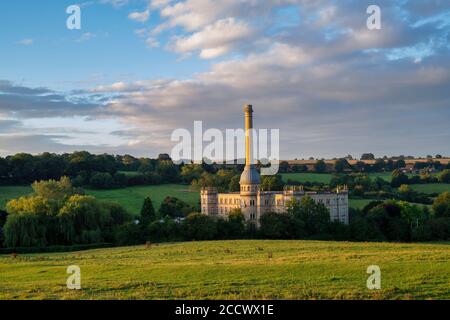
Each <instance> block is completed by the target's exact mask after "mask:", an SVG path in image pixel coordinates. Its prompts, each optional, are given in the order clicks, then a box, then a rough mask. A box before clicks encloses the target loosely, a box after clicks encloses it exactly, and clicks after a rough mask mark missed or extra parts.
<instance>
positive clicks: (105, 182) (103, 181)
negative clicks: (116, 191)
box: [89, 172, 116, 189]
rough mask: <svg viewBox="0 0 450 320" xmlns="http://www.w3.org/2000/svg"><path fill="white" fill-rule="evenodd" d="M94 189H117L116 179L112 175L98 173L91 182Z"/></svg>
mask: <svg viewBox="0 0 450 320" xmlns="http://www.w3.org/2000/svg"><path fill="white" fill-rule="evenodd" d="M89 184H90V185H91V187H92V188H95V189H112V188H114V187H116V184H115V181H114V178H113V177H112V175H111V174H110V173H101V172H99V173H96V174H95V175H94V176H93V177H92V178H91V179H90V181H89Z"/></svg>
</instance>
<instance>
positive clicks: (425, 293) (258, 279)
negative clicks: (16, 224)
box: [0, 240, 450, 299]
mask: <svg viewBox="0 0 450 320" xmlns="http://www.w3.org/2000/svg"><path fill="white" fill-rule="evenodd" d="M270 253H272V258H269V256H270ZM70 265H78V266H79V267H80V268H81V282H82V283H81V286H82V290H81V291H77V292H73V291H69V290H68V289H67V288H66V279H67V277H68V275H67V274H66V269H67V267H68V266H70ZM370 265H378V266H379V267H380V268H381V286H382V289H381V290H376V291H371V290H368V289H367V287H366V281H367V278H368V277H369V275H368V274H367V273H366V270H367V267H368V266H370ZM0 270H1V273H0V299H450V245H449V244H388V243H346V242H320V241H260V240H254V241H218V242H191V243H178V244H164V245H158V246H152V247H150V248H145V247H144V246H137V247H122V248H112V249H98V250H90V251H84V252H75V253H73V252H72V253H54V254H33V255H19V256H18V257H17V258H16V259H13V258H12V257H10V256H0Z"/></svg>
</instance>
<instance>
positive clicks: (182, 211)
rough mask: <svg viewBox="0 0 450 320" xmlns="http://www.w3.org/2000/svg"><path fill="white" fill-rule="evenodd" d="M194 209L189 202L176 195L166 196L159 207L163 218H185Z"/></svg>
mask: <svg viewBox="0 0 450 320" xmlns="http://www.w3.org/2000/svg"><path fill="white" fill-rule="evenodd" d="M192 211H193V208H192V206H191V205H189V204H188V203H186V202H184V201H182V200H180V199H178V198H175V197H166V198H165V199H164V201H163V202H162V203H161V206H160V208H159V215H160V217H161V218H164V217H166V216H168V217H171V218H184V217H186V216H187V215H188V214H189V213H190V212H192Z"/></svg>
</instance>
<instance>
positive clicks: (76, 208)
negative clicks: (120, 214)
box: [58, 195, 111, 243]
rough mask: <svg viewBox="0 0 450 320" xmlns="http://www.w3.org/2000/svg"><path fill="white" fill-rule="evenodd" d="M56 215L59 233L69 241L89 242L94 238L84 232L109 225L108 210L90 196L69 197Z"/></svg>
mask: <svg viewBox="0 0 450 320" xmlns="http://www.w3.org/2000/svg"><path fill="white" fill-rule="evenodd" d="M58 217H59V219H60V225H61V231H62V232H61V233H62V234H63V235H65V240H66V241H67V242H69V243H90V242H92V240H94V239H91V238H89V237H87V233H86V232H88V231H97V230H102V229H104V228H105V227H106V226H109V225H111V216H110V213H109V212H108V210H107V209H106V208H105V206H103V205H102V204H101V203H99V202H98V201H97V200H96V199H95V198H94V197H91V196H82V195H74V196H72V197H70V198H69V199H68V200H67V202H66V203H65V204H64V207H62V208H61V210H60V212H59V214H58ZM95 240H97V239H95Z"/></svg>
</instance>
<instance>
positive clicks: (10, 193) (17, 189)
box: [0, 186, 33, 209]
mask: <svg viewBox="0 0 450 320" xmlns="http://www.w3.org/2000/svg"><path fill="white" fill-rule="evenodd" d="M31 192H33V190H32V189H31V187H30V186H0V209H5V206H6V203H7V202H8V201H9V200H11V199H15V198H19V197H22V196H24V195H27V194H30V193H31Z"/></svg>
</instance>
